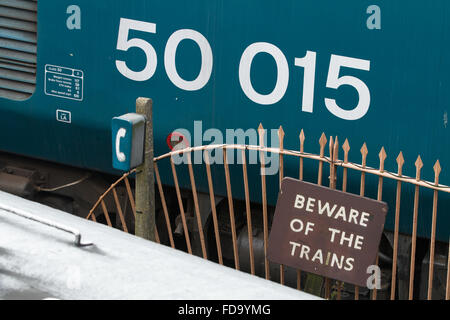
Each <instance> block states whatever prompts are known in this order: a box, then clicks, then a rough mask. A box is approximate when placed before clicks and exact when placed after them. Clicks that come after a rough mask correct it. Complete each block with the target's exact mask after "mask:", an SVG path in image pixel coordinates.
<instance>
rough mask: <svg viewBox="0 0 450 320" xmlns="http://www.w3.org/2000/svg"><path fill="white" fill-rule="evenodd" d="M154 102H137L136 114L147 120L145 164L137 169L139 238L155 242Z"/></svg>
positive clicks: (144, 99) (137, 224)
mask: <svg viewBox="0 0 450 320" xmlns="http://www.w3.org/2000/svg"><path fill="white" fill-rule="evenodd" d="M152 107H153V101H152V100H151V99H148V98H138V99H137V100H136V113H138V114H142V115H144V116H145V118H146V123H145V143H144V144H145V147H144V162H143V163H142V165H140V166H139V167H137V168H136V222H135V234H136V236H138V237H141V238H144V239H147V240H151V241H155V176H154V171H153V170H154V165H153V118H152Z"/></svg>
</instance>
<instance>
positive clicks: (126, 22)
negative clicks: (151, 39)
mask: <svg viewBox="0 0 450 320" xmlns="http://www.w3.org/2000/svg"><path fill="white" fill-rule="evenodd" d="M129 30H137V31H143V32H149V33H156V24H154V23H150V22H143V21H137V20H131V19H125V18H120V25H119V35H118V37H117V50H121V51H128V49H129V48H132V47H137V48H140V49H141V50H143V51H144V53H145V56H146V64H145V67H144V69H143V70H141V71H133V70H130V68H128V66H127V64H126V62H125V61H121V60H116V67H117V70H119V72H120V73H121V74H123V75H124V76H125V77H127V78H128V79H131V80H134V81H146V80H148V79H150V78H151V77H152V76H153V75H154V74H155V71H156V65H157V63H158V60H157V56H156V52H155V49H154V48H153V47H152V45H151V44H150V43H148V42H147V41H144V40H142V39H136V38H133V39H130V40H128V32H129Z"/></svg>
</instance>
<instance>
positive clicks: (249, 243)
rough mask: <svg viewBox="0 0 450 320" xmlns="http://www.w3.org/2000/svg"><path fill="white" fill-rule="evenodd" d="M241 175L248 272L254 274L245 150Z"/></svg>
mask: <svg viewBox="0 0 450 320" xmlns="http://www.w3.org/2000/svg"><path fill="white" fill-rule="evenodd" d="M242 174H243V177H244V192H245V211H246V214H247V233H248V251H249V255H250V272H251V274H253V275H254V274H255V256H254V253H253V226H252V214H251V210H250V209H251V208H250V195H249V190H248V175H247V159H246V155H245V150H242Z"/></svg>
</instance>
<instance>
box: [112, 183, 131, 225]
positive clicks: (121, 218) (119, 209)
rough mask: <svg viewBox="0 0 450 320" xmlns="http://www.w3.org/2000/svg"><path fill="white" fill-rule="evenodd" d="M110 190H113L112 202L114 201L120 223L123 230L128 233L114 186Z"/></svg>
mask: <svg viewBox="0 0 450 320" xmlns="http://www.w3.org/2000/svg"><path fill="white" fill-rule="evenodd" d="M112 192H113V196H114V202H115V203H116V207H117V212H118V214H119V218H120V222H121V223H122V228H123V231H124V232H126V233H128V228H127V224H126V223H125V218H124V215H123V212H122V207H121V206H120V203H119V197H118V195H117V191H116V188H113V189H112Z"/></svg>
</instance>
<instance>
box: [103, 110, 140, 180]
mask: <svg viewBox="0 0 450 320" xmlns="http://www.w3.org/2000/svg"><path fill="white" fill-rule="evenodd" d="M111 129H112V163H113V167H114V168H115V169H118V170H122V171H129V170H131V169H133V168H136V167H137V166H139V165H140V164H142V162H143V160H144V141H145V139H144V138H145V117H144V116H143V115H140V114H136V113H127V114H125V115H123V116H120V117H114V118H113V119H112V121H111Z"/></svg>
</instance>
